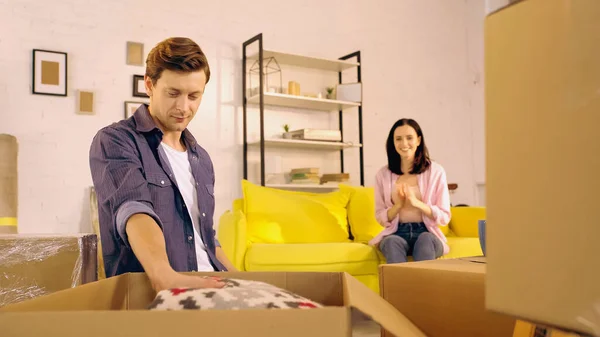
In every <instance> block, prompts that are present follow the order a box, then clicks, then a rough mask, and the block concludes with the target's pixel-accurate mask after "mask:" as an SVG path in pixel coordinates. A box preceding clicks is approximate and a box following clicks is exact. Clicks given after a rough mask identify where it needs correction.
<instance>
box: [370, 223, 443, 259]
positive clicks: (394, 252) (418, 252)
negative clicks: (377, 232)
mask: <svg viewBox="0 0 600 337" xmlns="http://www.w3.org/2000/svg"><path fill="white" fill-rule="evenodd" d="M379 249H380V250H381V252H382V253H383V256H385V258H386V260H387V263H401V262H406V261H408V259H407V256H409V255H412V257H413V259H414V260H415V261H425V260H435V259H436V258H438V257H440V256H442V254H443V253H444V247H443V246H442V242H441V241H440V239H438V238H437V237H436V236H435V235H434V234H432V233H430V232H429V231H427V227H425V224H424V223H422V222H407V223H399V224H398V230H396V232H395V233H393V234H390V235H388V236H386V237H385V238H383V240H381V243H380V244H379Z"/></svg>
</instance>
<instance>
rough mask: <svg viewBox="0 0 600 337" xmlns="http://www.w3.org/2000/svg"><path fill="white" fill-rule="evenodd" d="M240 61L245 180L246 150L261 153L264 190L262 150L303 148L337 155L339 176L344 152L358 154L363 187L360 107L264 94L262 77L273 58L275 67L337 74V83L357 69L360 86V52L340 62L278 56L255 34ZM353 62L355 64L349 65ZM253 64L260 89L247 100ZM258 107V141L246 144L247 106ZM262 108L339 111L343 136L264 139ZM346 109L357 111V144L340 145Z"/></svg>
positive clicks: (291, 186)
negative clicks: (254, 46) (252, 49)
mask: <svg viewBox="0 0 600 337" xmlns="http://www.w3.org/2000/svg"><path fill="white" fill-rule="evenodd" d="M254 43H258V52H257V53H254V54H252V55H248V54H247V47H248V46H250V45H252V44H254ZM242 47H243V48H242V50H243V59H242V70H243V71H242V74H243V75H242V82H243V90H242V92H243V95H244V99H243V130H244V131H243V132H244V134H243V140H244V145H243V156H244V158H243V163H244V167H243V174H244V179H248V147H249V146H253V147H259V149H260V184H261V185H262V186H265V149H266V147H290V148H305V149H310V150H324V151H339V153H340V172H342V173H343V172H344V151H346V150H348V149H358V150H359V165H360V185H364V149H363V146H362V143H363V130H362V129H363V127H362V103H358V102H346V101H340V100H333V99H323V98H312V97H304V96H296V95H288V94H281V93H272V92H266V90H265V89H266V88H265V83H264V79H263V77H264V75H265V69H264V66H265V60H266V59H269V58H275V59H276V61H277V63H278V64H285V65H292V66H297V67H303V68H311V69H317V70H323V71H330V72H337V73H338V80H339V83H340V84H341V83H343V82H342V71H345V70H348V69H352V68H356V71H357V81H358V82H361V65H360V51H356V52H354V53H351V54H348V55H345V56H343V57H340V58H339V59H337V60H336V59H324V58H317V57H310V56H303V55H296V54H290V53H284V52H278V51H274V50H265V49H264V48H263V36H262V34H258V35H256V36H254V37H252V38H251V39H249V40H247V41H245V42H244V43H243V45H242ZM352 59H355V60H356V61H352ZM249 60H250V61H252V60H254V61H255V62H256V61H258V76H259V86H258V92H257V93H256V94H254V95H252V96H250V97H248V90H247V84H246V80H247V76H248V72H247V61H249ZM250 104H252V105H257V106H258V109H259V113H260V116H259V120H260V140H259V141H256V142H253V143H249V142H248V123H247V115H248V111H247V110H248V105H250ZM265 105H270V106H279V107H288V108H296V109H304V110H308V111H315V113H317V112H331V111H338V116H339V118H338V119H339V130H340V132H341V133H342V141H341V142H325V141H305V140H292V139H265V127H264V121H265ZM349 108H358V129H359V130H358V136H359V141H358V144H351V143H346V142H344V141H343V139H344V134H343V125H344V124H343V111H344V110H345V109H349ZM266 186H268V187H273V188H281V189H298V190H307V189H310V190H314V189H320V190H334V189H337V185H335V184H330V183H328V184H324V185H312V184H311V185H309V184H270V185H266Z"/></svg>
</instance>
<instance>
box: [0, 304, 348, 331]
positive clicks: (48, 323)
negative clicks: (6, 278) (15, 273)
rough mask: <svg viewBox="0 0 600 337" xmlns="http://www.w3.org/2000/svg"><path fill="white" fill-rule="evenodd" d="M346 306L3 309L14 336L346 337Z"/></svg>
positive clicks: (0, 320) (5, 327)
mask: <svg viewBox="0 0 600 337" xmlns="http://www.w3.org/2000/svg"><path fill="white" fill-rule="evenodd" d="M347 316H348V313H347V310H344V309H343V308H339V307H338V308H323V309H319V310H272V309H257V310H229V311H222V310H201V311H197V310H181V311H148V310H133V311H125V312H124V311H117V310H113V311H69V312H64V311H63V312H31V313H21V312H14V313H2V314H0V327H2V330H1V331H2V332H1V333H0V335H2V336H10V337H30V336H44V337H81V336H86V337H106V336H110V337H131V336H143V337H165V336H177V337H199V336H205V335H206V336H219V337H239V336H286V337H306V336H310V337H325V336H327V337H344V336H350V335H351V332H350V330H349V324H347V323H348V317H347Z"/></svg>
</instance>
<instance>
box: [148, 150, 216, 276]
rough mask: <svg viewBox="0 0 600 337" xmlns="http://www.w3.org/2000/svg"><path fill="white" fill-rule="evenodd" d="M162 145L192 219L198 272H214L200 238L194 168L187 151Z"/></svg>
mask: <svg viewBox="0 0 600 337" xmlns="http://www.w3.org/2000/svg"><path fill="white" fill-rule="evenodd" d="M160 145H161V146H162V148H163V149H164V150H165V153H166V155H167V159H168V160H169V164H171V168H172V169H173V174H174V175H175V180H176V181H177V186H178V187H179V191H180V192H181V196H182V197H183V201H185V205H186V207H187V210H188V213H189V214H190V218H191V219H192V224H193V227H194V242H195V246H196V260H197V261H198V271H214V270H215V269H214V268H213V266H212V265H211V264H210V259H209V258H208V253H206V246H205V245H204V242H203V241H202V236H200V224H199V219H200V210H199V209H198V194H197V193H196V181H195V180H194V176H193V175H192V167H191V165H190V161H189V159H188V154H187V151H184V152H180V151H177V150H175V149H174V148H172V147H170V146H168V145H167V144H165V143H161V144H160Z"/></svg>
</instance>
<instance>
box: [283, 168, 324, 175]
mask: <svg viewBox="0 0 600 337" xmlns="http://www.w3.org/2000/svg"><path fill="white" fill-rule="evenodd" d="M290 173H291V174H292V175H294V174H300V173H304V174H319V168H318V167H300V168H294V169H291V171H290Z"/></svg>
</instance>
